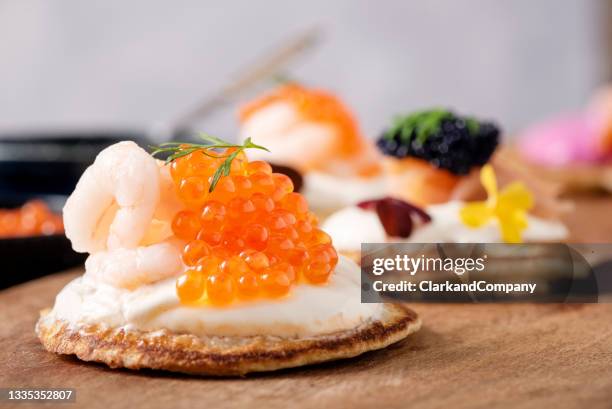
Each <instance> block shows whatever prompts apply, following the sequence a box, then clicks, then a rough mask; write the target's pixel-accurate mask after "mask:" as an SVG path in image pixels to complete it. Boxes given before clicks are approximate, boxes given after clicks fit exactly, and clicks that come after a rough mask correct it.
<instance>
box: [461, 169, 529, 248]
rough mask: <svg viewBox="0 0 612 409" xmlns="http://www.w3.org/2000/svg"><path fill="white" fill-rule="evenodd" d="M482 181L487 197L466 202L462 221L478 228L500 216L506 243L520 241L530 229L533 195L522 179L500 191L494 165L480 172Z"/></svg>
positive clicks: (500, 224)
mask: <svg viewBox="0 0 612 409" xmlns="http://www.w3.org/2000/svg"><path fill="white" fill-rule="evenodd" d="M480 182H481V183H482V185H483V186H484V188H485V190H486V191H487V196H488V198H487V200H485V201H483V202H472V203H468V204H466V205H465V206H464V207H463V208H462V209H461V211H460V212H459V217H460V218H461V221H462V222H463V224H465V225H466V226H468V227H471V228H478V227H481V226H484V225H485V224H487V223H489V222H490V221H492V220H493V219H497V223H498V225H499V228H500V230H501V235H502V239H503V240H504V241H505V242H506V243H521V242H522V241H523V240H522V232H523V230H525V229H526V228H527V211H528V210H529V209H531V208H532V207H533V195H532V194H531V192H530V191H529V190H527V188H526V187H525V185H524V184H523V183H522V182H513V183H511V184H509V185H508V186H506V187H505V188H504V189H502V191H501V192H499V193H498V191H497V181H496V180H495V172H494V171H493V167H492V166H491V165H485V166H483V167H482V170H481V171H480Z"/></svg>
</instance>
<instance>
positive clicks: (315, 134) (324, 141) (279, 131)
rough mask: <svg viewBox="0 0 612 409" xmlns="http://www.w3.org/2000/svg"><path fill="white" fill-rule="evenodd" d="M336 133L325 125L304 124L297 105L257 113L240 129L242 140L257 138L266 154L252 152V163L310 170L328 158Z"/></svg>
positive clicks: (276, 105) (271, 107)
mask: <svg viewBox="0 0 612 409" xmlns="http://www.w3.org/2000/svg"><path fill="white" fill-rule="evenodd" d="M335 136H336V133H335V131H334V129H333V128H332V127H330V126H328V125H326V124H324V123H316V122H311V121H304V120H302V119H301V118H300V116H299V113H298V112H297V111H296V110H295V108H294V107H293V105H291V104H289V103H286V102H275V103H273V104H270V105H268V106H266V107H263V108H261V109H259V110H258V111H257V112H255V113H253V114H252V115H251V116H250V117H249V118H248V119H247V120H246V121H245V122H244V123H243V124H242V127H241V129H240V137H241V139H243V140H244V139H245V138H247V137H251V138H253V140H255V141H257V143H258V144H259V145H263V146H265V147H266V148H268V149H269V150H270V152H266V151H263V150H259V149H251V150H249V151H248V152H247V155H248V156H249V159H252V160H267V161H270V162H273V163H277V164H283V165H288V166H294V167H298V168H303V167H307V166H308V165H309V164H310V163H312V162H316V161H317V160H318V159H319V158H321V157H324V156H325V155H326V154H327V152H329V150H330V149H331V146H332V145H333V143H334V141H335Z"/></svg>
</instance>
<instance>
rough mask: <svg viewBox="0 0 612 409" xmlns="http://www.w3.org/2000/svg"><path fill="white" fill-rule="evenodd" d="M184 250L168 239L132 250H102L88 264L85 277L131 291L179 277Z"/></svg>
mask: <svg viewBox="0 0 612 409" xmlns="http://www.w3.org/2000/svg"><path fill="white" fill-rule="evenodd" d="M181 249H182V246H181V243H179V242H178V241H176V240H175V239H169V240H166V241H163V242H161V243H156V244H151V245H149V246H141V247H137V248H132V249H125V248H120V249H115V250H108V251H100V252H97V253H94V254H92V255H90V256H89V257H88V258H87V260H86V261H85V271H86V273H85V276H86V277H90V278H93V279H94V280H99V281H102V282H105V283H108V284H111V285H113V286H115V287H121V288H127V289H130V290H131V289H134V288H136V287H139V286H141V285H144V284H150V283H153V282H156V281H159V280H163V279H164V278H169V277H173V276H175V275H177V274H179V273H180V272H181V271H182V262H181Z"/></svg>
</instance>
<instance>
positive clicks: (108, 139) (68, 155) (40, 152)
mask: <svg viewBox="0 0 612 409" xmlns="http://www.w3.org/2000/svg"><path fill="white" fill-rule="evenodd" d="M123 140H133V141H135V142H136V143H138V144H139V145H140V146H142V147H145V148H146V147H147V145H149V141H148V140H147V138H146V136H145V135H144V134H143V133H141V132H134V131H109V132H98V131H95V132H86V131H83V132H77V131H70V132H21V133H4V134H0V195H3V194H4V193H9V194H10V193H24V194H31V193H32V192H35V193H37V194H61V195H68V194H70V193H71V192H72V190H73V189H74V186H75V185H76V183H77V181H78V180H79V177H81V174H82V173H83V171H84V170H85V169H86V168H87V166H89V165H90V164H91V163H92V162H93V161H94V159H95V157H96V155H97V154H98V153H99V152H100V151H101V150H102V149H104V148H106V147H107V146H109V145H112V144H114V143H117V142H119V141H123Z"/></svg>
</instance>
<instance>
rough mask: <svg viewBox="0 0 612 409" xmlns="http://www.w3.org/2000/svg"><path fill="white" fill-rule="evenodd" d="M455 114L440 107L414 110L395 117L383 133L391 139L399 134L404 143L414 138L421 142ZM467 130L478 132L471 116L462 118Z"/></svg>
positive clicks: (472, 132) (476, 122) (473, 132)
mask: <svg viewBox="0 0 612 409" xmlns="http://www.w3.org/2000/svg"><path fill="white" fill-rule="evenodd" d="M454 117H455V115H454V114H453V113H452V112H450V111H448V110H446V109H441V108H434V109H428V110H424V111H418V112H414V113H412V114H409V115H405V116H400V117H397V118H395V120H394V122H393V126H392V127H391V128H390V129H389V130H388V131H387V132H386V133H385V137H386V138H388V139H392V138H393V137H394V136H395V135H398V134H399V136H400V139H401V140H402V142H404V143H408V142H410V141H411V139H412V138H415V139H416V141H417V142H418V143H419V144H421V145H422V144H423V143H424V142H425V141H426V140H427V138H429V137H430V136H431V135H433V134H435V133H437V132H438V131H439V130H440V126H441V125H442V122H443V121H444V120H446V119H452V118H454ZM464 120H465V123H466V126H467V128H468V131H469V132H470V134H471V135H474V134H475V133H476V132H478V128H479V124H478V121H477V120H476V119H474V118H472V117H465V118H464Z"/></svg>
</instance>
